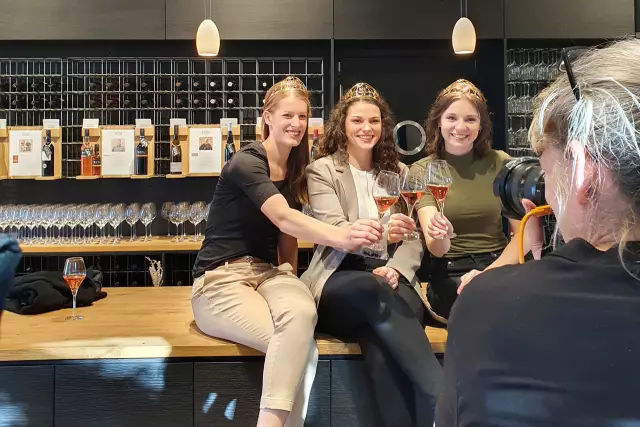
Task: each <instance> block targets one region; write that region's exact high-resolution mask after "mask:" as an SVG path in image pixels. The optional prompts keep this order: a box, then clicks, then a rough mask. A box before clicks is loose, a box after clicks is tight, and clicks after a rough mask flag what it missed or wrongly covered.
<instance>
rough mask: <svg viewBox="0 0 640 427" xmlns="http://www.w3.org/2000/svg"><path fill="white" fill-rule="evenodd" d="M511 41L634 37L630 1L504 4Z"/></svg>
mask: <svg viewBox="0 0 640 427" xmlns="http://www.w3.org/2000/svg"><path fill="white" fill-rule="evenodd" d="M505 25H506V28H505V33H506V37H507V38H512V39H604V38H614V37H622V36H625V35H631V34H635V29H634V0H607V1H602V0H560V1H559V0H536V1H531V0H505Z"/></svg>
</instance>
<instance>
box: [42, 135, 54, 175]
mask: <svg viewBox="0 0 640 427" xmlns="http://www.w3.org/2000/svg"><path fill="white" fill-rule="evenodd" d="M44 135H45V136H44V144H42V176H53V174H54V170H53V159H54V154H55V149H54V147H53V144H52V143H51V130H49V129H47V130H46V131H45V133H44Z"/></svg>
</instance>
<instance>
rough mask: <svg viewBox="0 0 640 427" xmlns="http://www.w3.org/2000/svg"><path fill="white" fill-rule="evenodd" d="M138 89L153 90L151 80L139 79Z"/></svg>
mask: <svg viewBox="0 0 640 427" xmlns="http://www.w3.org/2000/svg"><path fill="white" fill-rule="evenodd" d="M140 90H141V91H148V90H153V82H152V81H151V80H147V79H142V80H140Z"/></svg>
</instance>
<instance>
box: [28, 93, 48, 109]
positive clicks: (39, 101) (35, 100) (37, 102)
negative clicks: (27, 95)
mask: <svg viewBox="0 0 640 427" xmlns="http://www.w3.org/2000/svg"><path fill="white" fill-rule="evenodd" d="M29 108H31V109H32V110H42V109H43V108H44V98H43V97H41V96H33V97H32V98H31V101H30V102H29Z"/></svg>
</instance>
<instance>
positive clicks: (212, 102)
mask: <svg viewBox="0 0 640 427" xmlns="http://www.w3.org/2000/svg"><path fill="white" fill-rule="evenodd" d="M209 107H210V108H221V107H222V100H220V98H216V97H213V96H212V97H211V99H209Z"/></svg>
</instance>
